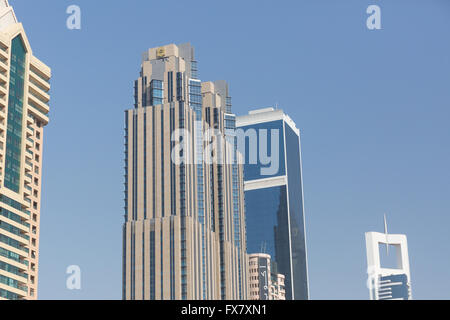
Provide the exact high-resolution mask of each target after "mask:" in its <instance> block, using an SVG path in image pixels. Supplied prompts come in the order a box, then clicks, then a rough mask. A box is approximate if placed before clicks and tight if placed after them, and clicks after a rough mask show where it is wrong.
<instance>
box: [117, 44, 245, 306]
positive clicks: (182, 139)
mask: <svg viewBox="0 0 450 320" xmlns="http://www.w3.org/2000/svg"><path fill="white" fill-rule="evenodd" d="M134 96H135V106H134V108H133V109H131V110H127V111H126V112H125V127H126V129H125V223H124V227H123V298H124V299H131V300H134V299H138V300H140V299H150V300H169V299H171V300H173V299H176V300H184V299H194V300H203V299H246V298H247V288H248V281H247V270H248V268H247V266H248V260H247V259H248V258H247V254H246V250H245V249H246V237H245V216H244V203H243V196H244V194H243V173H242V166H241V165H239V164H238V163H237V161H234V162H230V161H226V158H228V157H231V158H236V157H237V153H236V148H235V146H234V145H233V144H229V143H224V142H223V141H230V139H231V140H235V139H236V137H234V136H233V129H234V128H235V115H234V114H232V113H231V98H230V96H229V93H228V85H227V83H226V82H225V81H216V82H201V81H200V80H199V79H198V74H197V61H195V57H194V49H193V47H191V45H189V44H182V45H178V46H177V45H174V44H171V45H167V46H163V47H160V48H153V49H149V50H148V51H147V52H145V53H144V54H143V58H142V65H141V72H140V76H139V78H138V80H136V81H135V85H134ZM228 131H231V132H232V133H230V134H227V133H226V132H228ZM211 157H212V158H214V159H213V160H214V161H209V160H208V159H210V158H211Z"/></svg>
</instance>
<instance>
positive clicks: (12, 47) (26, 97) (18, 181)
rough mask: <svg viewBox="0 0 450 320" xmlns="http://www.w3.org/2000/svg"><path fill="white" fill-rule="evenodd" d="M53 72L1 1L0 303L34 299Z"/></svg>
mask: <svg viewBox="0 0 450 320" xmlns="http://www.w3.org/2000/svg"><path fill="white" fill-rule="evenodd" d="M50 77H51V71H50V68H48V67H47V66H46V65H45V64H43V63H42V62H41V61H39V60H38V59H37V58H35V57H34V56H33V52H32V50H31V47H30V44H29V43H28V40H27V37H26V35H25V31H24V29H23V27H22V24H21V23H18V22H17V19H16V16H15V14H14V11H13V9H12V7H10V6H9V4H8V1H6V0H1V1H0V300H1V299H10V300H22V299H37V285H38V263H39V220H40V206H41V204H40V202H41V201H40V199H41V184H42V181H41V174H42V149H43V137H44V132H43V128H44V126H46V125H47V124H48V121H49V119H48V113H49V106H48V103H49V100H50V96H49V94H48V92H49V90H50V84H49V81H50Z"/></svg>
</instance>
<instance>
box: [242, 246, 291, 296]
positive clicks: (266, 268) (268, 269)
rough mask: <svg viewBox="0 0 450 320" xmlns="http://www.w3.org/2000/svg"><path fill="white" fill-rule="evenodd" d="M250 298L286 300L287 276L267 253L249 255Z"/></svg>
mask: <svg viewBox="0 0 450 320" xmlns="http://www.w3.org/2000/svg"><path fill="white" fill-rule="evenodd" d="M248 259H249V279H250V280H249V281H250V300H286V289H285V285H284V279H285V276H284V275H282V274H279V273H277V268H276V264H274V263H272V261H271V257H270V255H268V254H265V253H254V254H251V255H249V257H248Z"/></svg>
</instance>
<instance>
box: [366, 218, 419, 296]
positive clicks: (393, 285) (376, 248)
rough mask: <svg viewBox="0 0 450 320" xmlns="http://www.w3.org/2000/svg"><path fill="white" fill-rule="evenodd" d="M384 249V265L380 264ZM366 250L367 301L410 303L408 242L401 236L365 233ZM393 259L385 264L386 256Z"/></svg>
mask: <svg viewBox="0 0 450 320" xmlns="http://www.w3.org/2000/svg"><path fill="white" fill-rule="evenodd" d="M383 249H386V257H384V258H385V259H386V261H382V259H381V253H382V250H383ZM366 250H367V266H368V269H367V271H368V275H369V279H368V287H369V293H370V299H371V300H411V299H412V290H411V273H410V269H409V256H408V241H407V238H406V236H405V235H403V234H388V232H387V224H386V220H385V232H384V233H379V232H367V233H366ZM389 255H392V256H394V258H395V261H394V264H393V265H391V264H385V263H388V262H389V261H388V256H389Z"/></svg>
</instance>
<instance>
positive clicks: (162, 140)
mask: <svg viewBox="0 0 450 320" xmlns="http://www.w3.org/2000/svg"><path fill="white" fill-rule="evenodd" d="M164 195H165V190H164V108H163V107H161V214H162V215H161V216H162V217H163V218H164V217H165V201H164V200H165V199H164V198H165V196H164Z"/></svg>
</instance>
